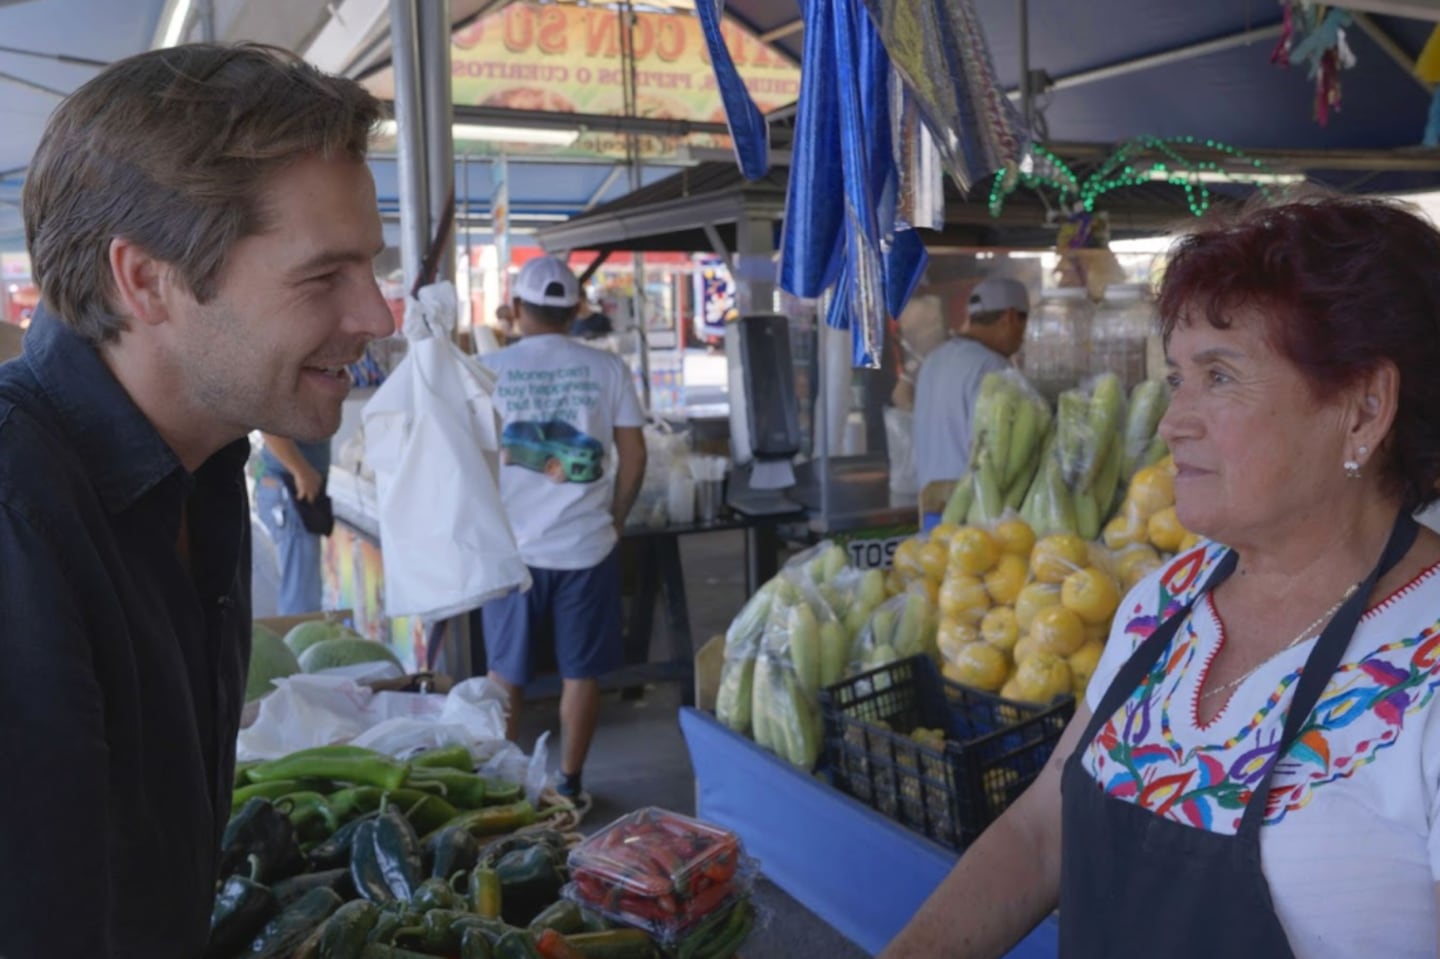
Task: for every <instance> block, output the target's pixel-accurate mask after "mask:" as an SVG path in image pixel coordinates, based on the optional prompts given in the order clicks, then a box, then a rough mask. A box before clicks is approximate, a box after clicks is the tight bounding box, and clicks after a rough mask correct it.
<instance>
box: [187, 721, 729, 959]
mask: <svg viewBox="0 0 1440 959" xmlns="http://www.w3.org/2000/svg"><path fill="white" fill-rule="evenodd" d="M234 800H235V804H234V809H235V812H234V813H233V815H232V817H231V819H230V822H229V823H228V824H227V826H226V828H225V832H224V835H223V838H222V841H221V873H220V875H221V880H220V883H219V888H218V892H217V895H216V899H215V906H214V910H213V912H212V914H211V920H210V943H209V946H208V948H207V950H206V953H205V959H232V957H240V956H245V957H250V959H290V957H295V959H413V957H418V956H445V957H450V959H575V957H590V959H644V957H656V956H658V955H659V954H660V950H659V946H658V944H657V943H656V942H655V941H654V940H652V938H651V937H650V936H649V935H648V934H647V933H645V932H644V931H642V930H639V929H629V928H615V927H614V925H613V924H612V923H610V922H609V921H608V920H606V919H605V918H603V917H601V916H600V915H598V914H596V913H592V912H591V911H590V910H588V909H584V908H582V907H581V906H579V905H577V904H576V903H574V902H571V901H569V900H567V899H562V898H561V897H560V891H561V887H562V886H563V885H564V884H565V883H566V881H567V880H568V879H569V869H568V867H567V864H566V863H567V858H568V854H569V850H570V848H571V846H572V845H574V843H576V842H578V840H579V838H580V837H579V836H578V835H576V834H573V833H564V832H561V831H559V829H557V828H556V826H557V824H558V820H559V819H560V818H561V817H563V816H565V815H566V814H569V813H571V812H572V808H571V807H569V806H568V805H564V804H561V805H554V806H550V807H548V808H546V809H545V810H544V811H538V810H537V809H536V808H535V806H533V805H532V804H531V803H530V802H528V801H527V800H526V799H525V798H523V796H522V790H521V787H520V786H519V785H518V784H515V783H510V782H504V781H500V780H496V779H489V778H485V777H482V776H479V775H477V774H476V773H475V771H474V763H473V760H472V759H471V756H470V753H469V750H467V749H465V748H464V747H446V748H441V749H434V750H430V751H428V752H424V753H421V754H420V755H418V756H416V757H414V758H413V759H411V760H410V761H409V762H403V763H402V762H398V761H396V760H394V759H391V758H390V757H388V756H385V755H383V754H380V753H377V752H374V751H372V750H367V749H362V748H359V747H354V746H325V747H320V748H316V749H307V750H303V751H301V752H298V753H293V754H291V755H289V756H285V757H283V758H281V759H277V760H273V761H267V762H261V763H250V764H243V765H242V766H241V767H240V768H239V769H237V771H236V776H235V794H234ZM562 828H563V827H562ZM741 906H743V909H744V910H745V911H746V913H747V914H748V911H749V909H750V906H749V903H748V902H744V903H742V904H741ZM741 906H737V908H740V907H741ZM747 928H748V924H747ZM733 938H734V937H733V936H732V937H731V939H730V942H733ZM712 939H713V941H711V940H712ZM711 945H718V946H723V947H726V948H725V949H724V951H714V950H713V949H712V950H711V951H704V949H703V947H708V946H711ZM735 945H738V943H736V944H735ZM682 948H683V949H685V950H686V952H685V959H722V957H725V956H729V955H732V954H733V952H734V946H731V945H729V943H727V942H721V941H720V937H719V930H717V931H716V935H715V936H714V937H710V938H706V939H705V940H704V941H701V939H699V938H696V937H691V939H687V941H686V943H685V944H684V945H683V946H682ZM674 954H675V955H676V956H678V955H680V953H679V952H676V953H674Z"/></svg>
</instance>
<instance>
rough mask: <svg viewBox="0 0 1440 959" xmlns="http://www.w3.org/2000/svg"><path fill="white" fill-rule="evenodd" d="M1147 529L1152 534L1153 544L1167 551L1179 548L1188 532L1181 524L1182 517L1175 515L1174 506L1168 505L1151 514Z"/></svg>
mask: <svg viewBox="0 0 1440 959" xmlns="http://www.w3.org/2000/svg"><path fill="white" fill-rule="evenodd" d="M1146 530H1147V531H1148V532H1149V534H1150V543H1151V545H1152V546H1154V547H1155V548H1156V549H1158V550H1161V551H1162V552H1166V553H1173V552H1175V551H1176V550H1177V549H1179V548H1180V544H1181V543H1182V542H1184V541H1185V534H1186V532H1187V530H1186V529H1185V527H1183V526H1181V525H1180V517H1178V516H1176V515H1175V507H1173V506H1167V507H1165V508H1164V509H1162V510H1160V511H1159V512H1158V513H1156V514H1155V515H1153V516H1151V517H1150V521H1149V523H1147V524H1146Z"/></svg>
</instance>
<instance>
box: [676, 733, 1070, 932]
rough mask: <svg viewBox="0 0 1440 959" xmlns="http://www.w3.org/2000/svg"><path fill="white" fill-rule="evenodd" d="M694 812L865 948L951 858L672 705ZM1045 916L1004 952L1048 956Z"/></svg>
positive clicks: (915, 904)
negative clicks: (691, 780) (690, 776)
mask: <svg viewBox="0 0 1440 959" xmlns="http://www.w3.org/2000/svg"><path fill="white" fill-rule="evenodd" d="M680 729H681V731H682V732H683V733H684V735H685V743H686V745H687V746H688V747H689V749H690V763H691V766H692V767H693V768H694V770H695V782H696V790H697V796H696V801H695V808H696V812H697V814H698V815H699V817H700V818H701V819H704V820H706V821H708V822H713V823H716V824H718V825H721V826H724V827H726V828H727V829H730V830H733V831H734V832H735V833H736V834H737V835H739V837H740V839H741V841H742V842H743V843H744V844H745V849H746V851H747V852H748V853H749V854H750V855H752V856H754V857H755V858H756V859H758V860H760V866H761V869H762V870H763V871H764V873H765V875H766V876H767V877H769V878H770V880H771V881H773V882H774V883H775V884H776V885H778V886H779V887H780V888H782V889H784V890H785V891H786V892H787V893H789V894H790V895H791V896H793V897H794V898H795V899H797V900H798V901H800V902H801V903H803V904H804V905H805V906H806V908H808V909H809V910H810V911H811V912H814V913H815V914H816V915H818V916H819V917H820V918H822V919H824V920H825V921H826V922H828V923H829V924H830V925H832V926H834V927H835V928H836V929H838V930H839V931H840V932H841V933H842V934H843V935H845V936H846V937H847V938H848V939H850V940H852V941H853V942H855V943H856V944H857V945H859V946H860V947H861V948H862V949H864V950H866V951H867V952H870V953H875V952H879V951H880V949H882V948H883V947H884V946H885V944H886V943H888V942H889V941H890V940H891V939H892V938H893V937H894V936H895V934H896V933H897V932H899V931H900V929H901V928H902V927H903V926H904V925H905V923H906V922H908V921H909V919H910V917H911V916H912V915H914V913H915V910H917V909H918V908H920V904H921V903H922V902H924V901H925V899H926V897H928V896H929V895H930V893H931V892H932V891H933V890H934V889H935V887H936V886H937V885H939V883H940V881H941V880H942V879H943V878H945V875H946V874H947V873H948V872H949V871H950V868H951V867H952V866H953V865H954V864H955V853H953V852H951V851H949V850H947V849H944V848H943V847H941V846H938V845H936V844H934V843H932V842H930V841H929V840H928V839H925V838H924V837H923V836H919V835H917V834H915V833H913V832H911V831H909V830H908V829H905V828H904V827H902V826H899V825H897V824H896V823H894V822H891V821H890V820H889V819H886V818H885V817H883V816H881V815H880V814H879V813H877V812H875V811H874V810H872V809H869V808H867V807H866V806H863V805H861V804H860V803H858V802H856V801H855V800H854V799H851V798H850V797H849V796H846V795H844V794H843V793H841V792H839V791H838V790H836V789H833V788H832V787H830V786H829V785H828V784H826V783H824V782H822V781H820V780H819V779H817V778H815V777H813V776H807V775H805V774H804V773H802V772H800V771H799V770H797V769H796V768H795V767H793V766H791V765H790V764H789V763H787V762H785V761H783V760H781V759H778V758H777V757H776V756H775V755H774V754H772V753H770V752H768V751H766V750H764V749H761V748H760V747H759V746H757V745H755V743H753V742H752V741H750V740H749V739H747V738H745V737H743V736H738V735H736V734H735V733H733V732H731V731H730V730H729V729H727V728H726V727H725V726H723V725H721V724H720V723H719V722H717V721H716V720H715V718H714V717H713V716H711V715H709V714H708V713H704V712H701V711H700V710H697V709H692V708H689V707H685V708H682V709H681V710H680ZM1058 940H1059V927H1058V925H1057V923H1056V921H1055V919H1054V918H1053V917H1052V918H1050V919H1047V920H1046V921H1045V922H1043V923H1041V925H1040V926H1039V927H1038V928H1036V929H1035V931H1034V932H1032V933H1031V934H1030V935H1029V936H1028V937H1026V938H1025V939H1024V940H1023V941H1022V942H1021V943H1020V944H1019V945H1018V946H1016V947H1015V949H1014V950H1013V951H1011V952H1010V954H1009V959H1054V957H1055V955H1056V954H1057V950H1058Z"/></svg>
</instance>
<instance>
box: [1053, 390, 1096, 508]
mask: <svg viewBox="0 0 1440 959" xmlns="http://www.w3.org/2000/svg"><path fill="white" fill-rule="evenodd" d="M1089 416H1090V404H1089V402H1088V401H1087V400H1086V399H1085V394H1083V393H1081V392H1080V391H1078V390H1066V391H1065V392H1063V393H1061V394H1060V399H1059V400H1058V402H1057V410H1056V415H1055V453H1056V457H1057V459H1058V460H1059V463H1060V477H1061V479H1062V480H1064V482H1065V485H1066V486H1069V487H1070V488H1072V489H1074V488H1076V487H1078V486H1079V485H1080V477H1081V476H1082V475H1083V472H1084V462H1083V459H1082V457H1083V456H1084V447H1085V434H1086V429H1087V424H1088V420H1089Z"/></svg>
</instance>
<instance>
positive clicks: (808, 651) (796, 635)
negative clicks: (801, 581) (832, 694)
mask: <svg viewBox="0 0 1440 959" xmlns="http://www.w3.org/2000/svg"><path fill="white" fill-rule="evenodd" d="M820 655H821V653H820V624H819V623H818V622H816V620H815V611H814V610H812V609H811V608H810V605H809V604H808V603H801V604H800V605H799V606H796V607H795V608H794V609H792V610H790V660H791V662H793V663H794V664H795V674H796V675H797V676H798V677H799V678H800V685H801V686H803V687H804V688H805V689H806V690H807V691H808V692H810V693H814V692H815V691H816V690H817V689H819V688H820Z"/></svg>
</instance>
